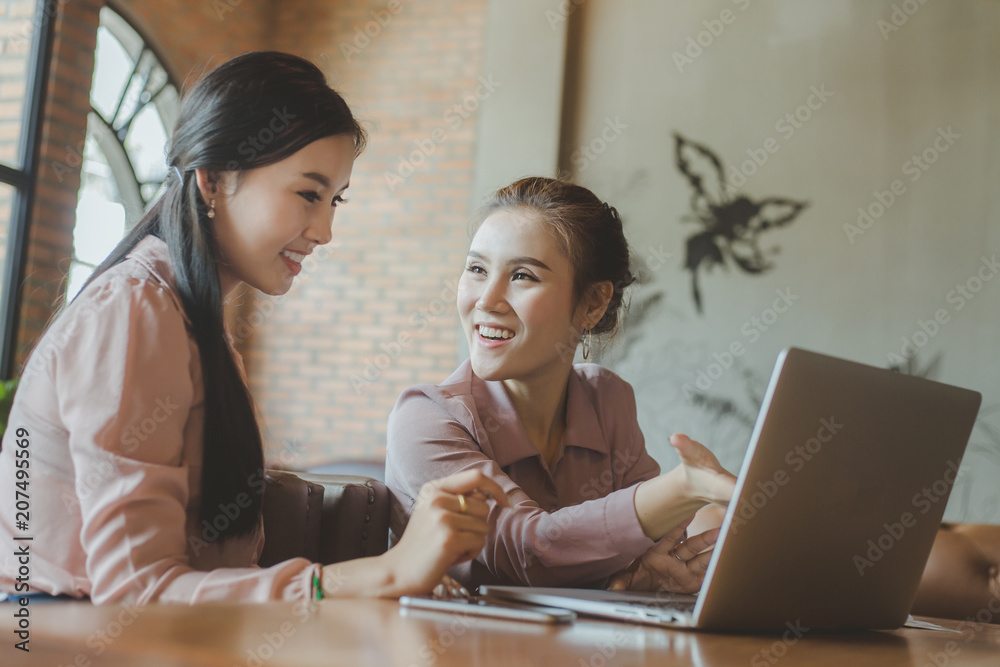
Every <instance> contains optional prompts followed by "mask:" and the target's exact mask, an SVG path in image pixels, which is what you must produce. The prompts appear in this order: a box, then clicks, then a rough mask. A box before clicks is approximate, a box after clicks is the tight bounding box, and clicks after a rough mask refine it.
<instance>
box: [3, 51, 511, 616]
mask: <svg viewBox="0 0 1000 667" xmlns="http://www.w3.org/2000/svg"><path fill="white" fill-rule="evenodd" d="M264 129H267V130H268V132H269V133H270V135H269V136H271V139H270V140H269V141H267V142H259V143H256V144H255V150H247V143H246V140H247V137H256V136H261V134H262V133H263V131H264ZM365 139H366V137H365V132H364V130H363V129H362V128H361V126H360V125H359V124H358V122H357V121H356V120H355V118H354V116H353V115H352V114H351V110H350V109H349V108H348V106H347V104H346V103H345V102H344V100H343V99H342V98H341V96H340V95H338V94H337V93H336V92H335V91H334V90H332V89H331V88H330V87H329V86H328V85H327V82H326V79H325V77H324V76H323V73H322V72H321V71H320V70H319V69H318V68H317V67H316V66H315V65H314V64H312V63H310V62H308V61H306V60H303V59H302V58H299V57H297V56H293V55H288V54H284V53H276V52H257V53H248V54H245V55H242V56H239V57H237V58H234V59H233V60H230V61H229V62H226V63H224V64H222V65H220V66H219V67H218V68H216V69H214V70H212V71H211V72H209V73H207V74H206V75H205V76H204V77H203V78H202V79H201V80H200V81H198V83H197V84H196V85H195V86H194V87H193V88H192V90H190V91H189V92H188V93H187V94H186V95H185V96H184V101H183V103H182V105H181V110H180V115H179V118H178V121H177V126H176V129H175V131H174V135H173V138H172V139H171V142H170V146H169V150H168V154H167V164H168V165H169V167H170V171H169V178H168V181H167V183H166V189H165V192H164V193H163V195H162V196H161V197H160V198H159V199H158V200H157V202H156V203H155V204H154V205H153V206H152V207H151V208H150V210H149V211H148V212H147V213H146V215H145V216H144V217H143V219H142V220H141V221H140V222H139V223H138V224H137V225H136V226H135V228H134V229H132V231H131V232H130V233H129V234H128V235H127V236H126V237H125V238H124V239H123V240H122V241H121V243H119V245H118V247H116V248H115V250H114V251H113V252H112V253H111V255H110V256H109V257H108V258H107V259H106V260H105V261H104V262H103V263H102V264H101V265H100V266H98V267H97V269H96V270H95V271H94V273H93V275H92V276H91V277H90V279H89V280H88V281H87V284H86V285H85V286H84V287H83V289H82V290H81V291H80V293H79V295H78V296H77V297H76V298H75V299H74V300H73V302H72V303H70V304H69V306H67V307H66V309H65V310H64V311H63V312H62V313H61V314H60V315H59V316H58V318H56V319H55V321H54V322H53V323H52V325H51V326H50V327H49V328H48V330H47V331H46V332H45V334H44V335H43V336H42V338H41V340H40V341H39V343H38V345H37V347H36V348H35V350H34V352H33V353H32V355H31V357H30V358H29V360H28V363H27V365H26V367H25V370H24V374H23V376H22V378H21V383H20V387H19V389H18V391H17V396H16V398H15V399H14V404H13V408H12V410H11V413H10V418H9V420H8V424H9V428H8V429H7V432H6V433H5V436H4V441H3V448H2V450H0V551H2V552H3V553H4V554H12V553H16V552H17V551H16V550H17V548H18V545H24V544H26V543H25V542H20V541H17V540H18V539H20V538H23V537H25V532H24V531H25V530H26V529H27V527H28V526H27V518H26V519H25V521H24V522H23V523H21V522H19V523H17V524H15V519H16V518H17V517H16V512H15V507H14V500H15V499H16V498H17V496H16V494H15V490H16V489H15V485H25V486H18V488H21V489H24V488H26V484H27V482H26V481H25V480H26V478H28V477H30V484H31V486H30V497H31V513H30V522H31V523H30V526H31V529H32V532H31V537H32V538H33V540H32V541H31V542H30V544H31V554H32V556H31V577H30V581H25V580H24V577H19V575H18V572H19V570H18V563H17V559H12V558H5V559H3V560H2V561H0V592H3V591H6V592H7V593H9V594H14V597H18V596H21V595H26V594H29V593H34V594H42V595H45V594H48V595H52V596H59V595H64V596H70V597H75V598H86V597H89V598H90V599H91V600H93V601H94V602H95V603H103V602H132V603H137V604H145V603H149V602H178V603H186V604H191V603H198V602H209V601H229V602H260V601H265V600H276V599H277V600H280V599H285V600H305V599H307V598H319V597H322V596H323V595H324V594H326V595H343V596H352V595H353V596H382V597H396V596H399V595H403V594H417V593H426V592H429V591H430V590H432V589H433V588H435V587H436V586H437V585H439V583H440V582H442V577H444V575H445V571H446V570H447V569H448V568H449V567H450V566H452V565H454V564H455V563H457V562H461V561H462V560H466V559H469V558H472V557H474V556H475V554H477V553H479V551H480V549H481V548H482V546H483V544H484V541H485V534H486V530H487V522H486V516H487V511H488V506H489V505H491V504H500V505H504V506H505V505H506V504H507V500H506V498H505V496H504V495H503V492H502V491H501V490H500V489H499V487H497V486H496V484H495V483H494V482H493V481H492V480H489V479H487V478H485V477H484V476H483V475H482V474H481V473H477V472H474V471H470V472H467V473H461V474H458V475H454V476H451V477H448V478H447V479H442V480H435V481H433V482H430V480H428V482H429V484H428V485H427V486H426V487H425V488H424V490H423V493H421V499H420V502H419V503H418V507H417V510H416V512H415V513H414V517H413V519H412V521H411V525H412V526H415V530H414V534H413V536H412V537H409V536H408V539H405V540H403V541H402V542H401V543H400V544H399V545H398V546H397V547H395V548H394V549H391V550H389V552H387V553H385V554H383V555H381V556H376V557H372V558H361V559H358V560H354V561H349V562H346V563H338V564H336V565H333V566H326V567H324V566H321V565H320V564H318V563H312V562H309V561H308V560H306V559H304V558H295V559H291V560H288V561H285V562H283V563H279V564H277V565H274V566H272V567H269V568H260V567H258V566H257V559H258V557H259V555H260V552H261V548H262V545H263V541H264V534H263V529H262V519H261V501H262V491H263V488H264V478H263V470H262V468H263V465H264V454H263V448H262V443H261V435H260V430H259V428H258V425H257V421H256V418H255V414H254V408H253V402H252V399H251V396H250V393H249V391H248V389H247V386H246V378H245V375H244V371H243V365H242V362H241V359H240V355H239V353H238V352H237V351H236V350H235V348H234V347H233V341H232V338H231V337H230V335H229V332H228V330H227V329H226V326H225V324H224V320H223V301H224V299H225V298H226V296H227V295H228V294H230V293H231V292H232V291H233V290H234V289H236V288H237V287H238V286H239V285H241V284H246V285H249V286H250V287H254V288H256V289H258V290H260V291H262V292H264V293H266V294H271V295H277V294H284V293H285V292H287V291H288V290H289V288H290V287H291V285H292V281H293V280H294V279H295V276H296V275H298V273H299V272H300V271H301V269H302V262H303V260H304V259H305V257H306V256H308V255H309V254H310V253H311V252H312V251H313V250H315V249H316V247H317V246H320V245H323V244H325V243H328V242H329V241H330V239H331V236H332V231H331V225H332V223H333V215H334V212H335V211H336V210H337V207H338V205H340V204H343V203H344V201H345V200H344V197H343V195H344V193H345V191H346V190H347V187H348V184H349V181H350V178H351V171H352V169H353V166H354V160H355V158H356V157H357V155H358V154H359V153H360V152H361V151H362V150H363V149H364V146H365ZM29 462H30V467H29ZM25 469H27V470H29V471H30V475H28V474H27V473H25ZM18 480H20V481H18ZM476 490H479V493H476V494H474V495H470V496H469V497H468V498H466V496H465V495H463V494H472V493H473V492H474V491H476ZM486 495H490V496H492V497H493V498H494V499H495V503H493V502H492V501H491V502H489V503H488V502H487V501H486V500H485V499H484V496H486ZM20 548H22V549H23V548H24V547H23V546H22V547H20ZM329 568H334V571H333V572H330V576H329V577H324V573H326V572H328V570H329ZM448 585H451V582H450V581H449V582H448Z"/></svg>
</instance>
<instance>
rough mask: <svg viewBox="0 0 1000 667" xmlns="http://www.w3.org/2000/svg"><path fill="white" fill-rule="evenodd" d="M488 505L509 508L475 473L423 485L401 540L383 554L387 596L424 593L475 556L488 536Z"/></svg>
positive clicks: (504, 498) (491, 485)
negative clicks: (388, 579)
mask: <svg viewBox="0 0 1000 667" xmlns="http://www.w3.org/2000/svg"><path fill="white" fill-rule="evenodd" d="M490 502H497V503H499V504H500V505H501V506H502V507H509V506H510V501H509V500H508V499H507V496H506V494H505V493H504V491H503V489H501V488H500V486H499V485H498V484H497V483H496V482H495V481H493V480H492V479H490V478H489V477H487V476H486V475H484V474H483V473H481V472H479V471H478V470H467V471H465V472H460V473H457V474H455V475H451V476H450V477H445V478H443V479H439V480H436V481H433V482H428V483H427V484H425V485H424V486H423V488H422V489H421V490H420V497H419V498H418V499H417V502H416V504H415V505H414V508H413V514H412V515H411V516H410V521H409V523H407V525H406V530H404V531H403V536H402V537H401V538H400V540H399V543H398V544H397V545H396V546H395V547H393V548H392V549H390V550H389V551H388V552H386V554H385V556H386V557H387V559H388V560H389V563H390V569H391V572H392V578H393V586H392V587H391V588H392V594H393V595H396V596H398V595H416V594H423V593H428V592H430V591H431V590H432V589H434V588H435V587H437V586H438V585H439V584H441V583H442V578H443V577H444V576H445V573H446V572H447V571H448V568H450V567H451V566H452V565H456V564H458V563H463V562H465V561H469V560H472V559H473V558H475V557H476V556H477V555H479V552H480V551H482V549H483V546H484V545H485V544H486V535H487V533H488V531H489V523H488V522H487V516H488V515H489V509H490V506H489V503H490Z"/></svg>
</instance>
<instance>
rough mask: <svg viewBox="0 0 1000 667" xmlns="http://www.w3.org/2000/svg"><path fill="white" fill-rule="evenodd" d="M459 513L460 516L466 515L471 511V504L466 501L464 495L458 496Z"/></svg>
mask: <svg viewBox="0 0 1000 667" xmlns="http://www.w3.org/2000/svg"><path fill="white" fill-rule="evenodd" d="M458 511H459V513H460V514H465V513H466V512H468V511H469V503H468V502H467V501H466V500H465V496H464V495H463V494H461V493H460V494H458Z"/></svg>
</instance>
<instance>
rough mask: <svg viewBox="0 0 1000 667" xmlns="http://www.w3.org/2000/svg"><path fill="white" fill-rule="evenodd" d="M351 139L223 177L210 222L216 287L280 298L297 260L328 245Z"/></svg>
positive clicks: (347, 173)
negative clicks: (215, 247) (248, 288)
mask: <svg viewBox="0 0 1000 667" xmlns="http://www.w3.org/2000/svg"><path fill="white" fill-rule="evenodd" d="M353 167H354V138H353V137H351V136H348V135H337V136H331V137H324V138H323V139H317V140H316V141H314V142H312V143H311V144H309V145H307V146H306V147H305V148H302V149H301V150H299V151H297V152H296V153H293V154H292V155H290V156H288V157H287V158H285V159H283V160H280V161H278V162H275V163H273V164H269V165H267V166H264V167H259V168H257V169H251V170H249V171H246V172H243V174H242V176H243V178H242V180H241V181H240V182H239V183H238V185H237V182H236V174H235V172H226V173H225V174H223V177H222V178H221V179H220V183H219V185H218V187H217V189H216V192H215V194H212V192H211V186H210V185H206V186H205V187H201V186H202V184H203V182H206V183H207V181H205V177H204V176H203V175H202V174H199V187H200V188H201V189H202V193H203V196H204V197H205V199H206V201H210V200H211V199H212V198H214V199H215V210H216V215H215V218H214V219H213V220H212V226H213V228H214V231H215V239H216V242H217V243H218V244H219V252H220V254H221V257H220V262H219V280H220V284H221V287H222V293H223V294H228V293H229V292H230V291H232V289H233V288H235V287H236V286H237V285H239V283H240V282H245V283H246V284H248V285H250V286H251V287H255V288H257V289H259V290H260V291H262V292H264V293H265V294H271V295H278V294H284V293H285V292H287V291H288V290H289V288H291V286H292V280H293V279H294V278H295V276H296V275H298V273H299V272H300V271H301V270H302V260H303V259H305V257H306V255H308V254H309V253H311V252H312V251H313V249H314V248H315V247H316V246H318V245H323V244H325V243H329V242H330V239H331V238H332V234H333V232H332V225H333V214H334V211H335V210H336V207H337V204H338V203H339V202H342V201H344V200H343V198H342V195H343V194H344V191H345V190H346V189H347V186H348V184H349V182H350V179H351V170H352V168H353Z"/></svg>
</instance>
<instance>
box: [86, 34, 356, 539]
mask: <svg viewBox="0 0 1000 667" xmlns="http://www.w3.org/2000/svg"><path fill="white" fill-rule="evenodd" d="M333 135H349V136H352V137H354V147H355V154H360V152H361V151H362V150H363V149H364V147H365V143H366V141H367V136H366V134H365V131H364V129H363V128H362V127H361V126H360V125H359V124H358V122H357V120H356V119H355V118H354V116H353V115H352V114H351V110H350V109H349V108H348V106H347V103H346V102H344V100H343V98H342V97H341V96H340V95H339V94H337V93H336V92H335V91H334V90H332V89H331V88H330V87H329V85H328V84H327V82H326V77H325V76H324V75H323V73H322V72H321V71H320V70H319V68H317V67H316V66H315V65H313V64H312V63H310V62H309V61H307V60H303V59H302V58H299V57H297V56H293V55H289V54H285V53H277V52H254V53H247V54H244V55H241V56H238V57H236V58H234V59H232V60H230V61H228V62H226V63H224V64H222V65H220V66H219V67H217V68H216V69H214V70H212V71H211V72H209V73H208V74H206V75H205V76H204V77H203V78H202V79H201V80H199V81H198V82H197V83H196V84H195V85H194V87H193V88H192V89H191V90H190V91H189V92H188V93H187V94H186V95H185V96H184V100H183V102H182V103H181V109H180V114H179V117H178V119H177V125H176V128H175V129H174V134H173V138H172V139H171V141H170V147H169V149H168V151H167V163H168V165H169V166H170V173H169V174H168V186H167V188H166V191H165V192H164V193H163V195H162V196H161V197H160V198H159V199H158V200H157V201H156V203H154V204H153V205H152V206H151V207H150V209H149V210H148V211H147V212H146V215H145V216H144V217H143V218H142V220H140V221H139V223H138V224H137V225H136V226H135V227H134V228H133V229H132V231H131V232H130V233H129V234H128V235H127V236H126V237H125V238H124V239H123V240H122V241H121V242H120V243H119V244H118V246H117V247H116V248H115V249H114V251H112V253H111V254H110V255H109V256H108V258H107V259H106V260H104V262H103V263H102V264H101V265H100V266H98V267H97V269H96V270H95V271H94V273H93V274H92V275H91V276H90V279H89V280H88V281H87V284H90V283H91V282H93V281H94V280H95V279H96V278H97V277H98V276H100V275H101V274H102V273H104V272H105V271H107V270H108V269H109V268H111V267H113V266H115V265H116V264H118V263H119V262H121V261H122V260H123V259H124V258H125V256H126V255H128V253H129V252H131V250H132V249H133V248H134V247H135V246H136V245H137V244H138V243H139V242H140V241H141V240H142V239H144V238H145V237H146V236H148V235H153V236H156V237H158V238H160V239H162V240H163V241H165V242H166V244H167V247H168V248H169V251H170V261H171V266H172V268H173V271H174V280H175V284H176V289H177V293H178V295H179V296H180V300H181V303H182V304H183V307H184V312H185V313H186V314H187V317H188V319H189V320H190V321H191V335H192V336H193V337H194V340H195V342H196V343H197V345H198V351H199V353H200V356H201V368H202V381H203V385H204V392H205V403H204V405H205V422H204V463H203V465H204V468H203V470H202V482H201V518H202V519H203V520H205V521H207V522H208V525H213V524H214V519H215V518H217V517H218V515H219V513H220V505H222V506H231V504H232V503H233V502H235V501H236V498H237V496H239V495H240V494H241V493H242V494H246V495H247V496H249V497H250V498H251V504H250V506H248V507H245V508H244V509H243V510H242V511H240V512H239V514H238V515H237V517H236V518H235V519H232V520H231V521H230V522H229V525H228V526H227V527H226V528H225V530H220V531H219V533H220V536H223V537H230V536H235V535H242V534H245V533H247V532H249V531H251V530H253V529H254V528H255V527H256V525H257V522H258V520H259V518H260V512H261V495H260V493H259V490H260V485H261V483H262V479H261V476H262V473H263V467H264V450H263V444H262V441H261V435H260V428H259V426H258V425H257V420H256V417H255V413H254V407H253V402H252V400H251V397H250V394H249V392H248V390H247V387H246V385H245V384H244V382H243V379H242V377H241V376H240V373H239V371H238V369H237V365H236V361H235V359H234V358H233V355H232V354H231V352H230V348H229V344H228V342H227V340H226V335H225V326H224V323H223V294H222V290H221V287H220V284H219V273H218V259H219V250H218V247H217V245H216V241H215V237H214V235H213V234H212V221H211V219H210V218H209V217H208V215H207V213H208V207H207V206H206V203H205V201H204V200H203V199H202V196H201V194H200V192H199V190H198V185H197V179H196V177H195V173H194V170H195V169H204V170H206V171H207V172H208V173H209V175H210V178H211V179H213V181H214V180H217V179H218V176H219V174H221V173H222V172H236V176H237V187H238V184H239V182H240V179H239V176H240V173H239V172H243V171H246V170H249V169H255V168H257V167H263V166H266V165H269V164H273V163H275V162H278V161H279V160H282V159H284V158H286V157H288V156H290V155H292V154H293V153H295V152H296V151H298V150H299V149H301V148H304V147H305V146H307V145H308V144H310V143H312V142H313V141H316V140H317V139H322V138H323V137H328V136H333ZM178 173H179V175H178ZM84 287H85V288H86V285H85V286H84ZM82 291H83V290H81V292H82ZM240 506H241V507H242V504H241V505H240ZM230 518H231V517H230ZM213 527H215V528H217V526H214V525H213Z"/></svg>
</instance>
